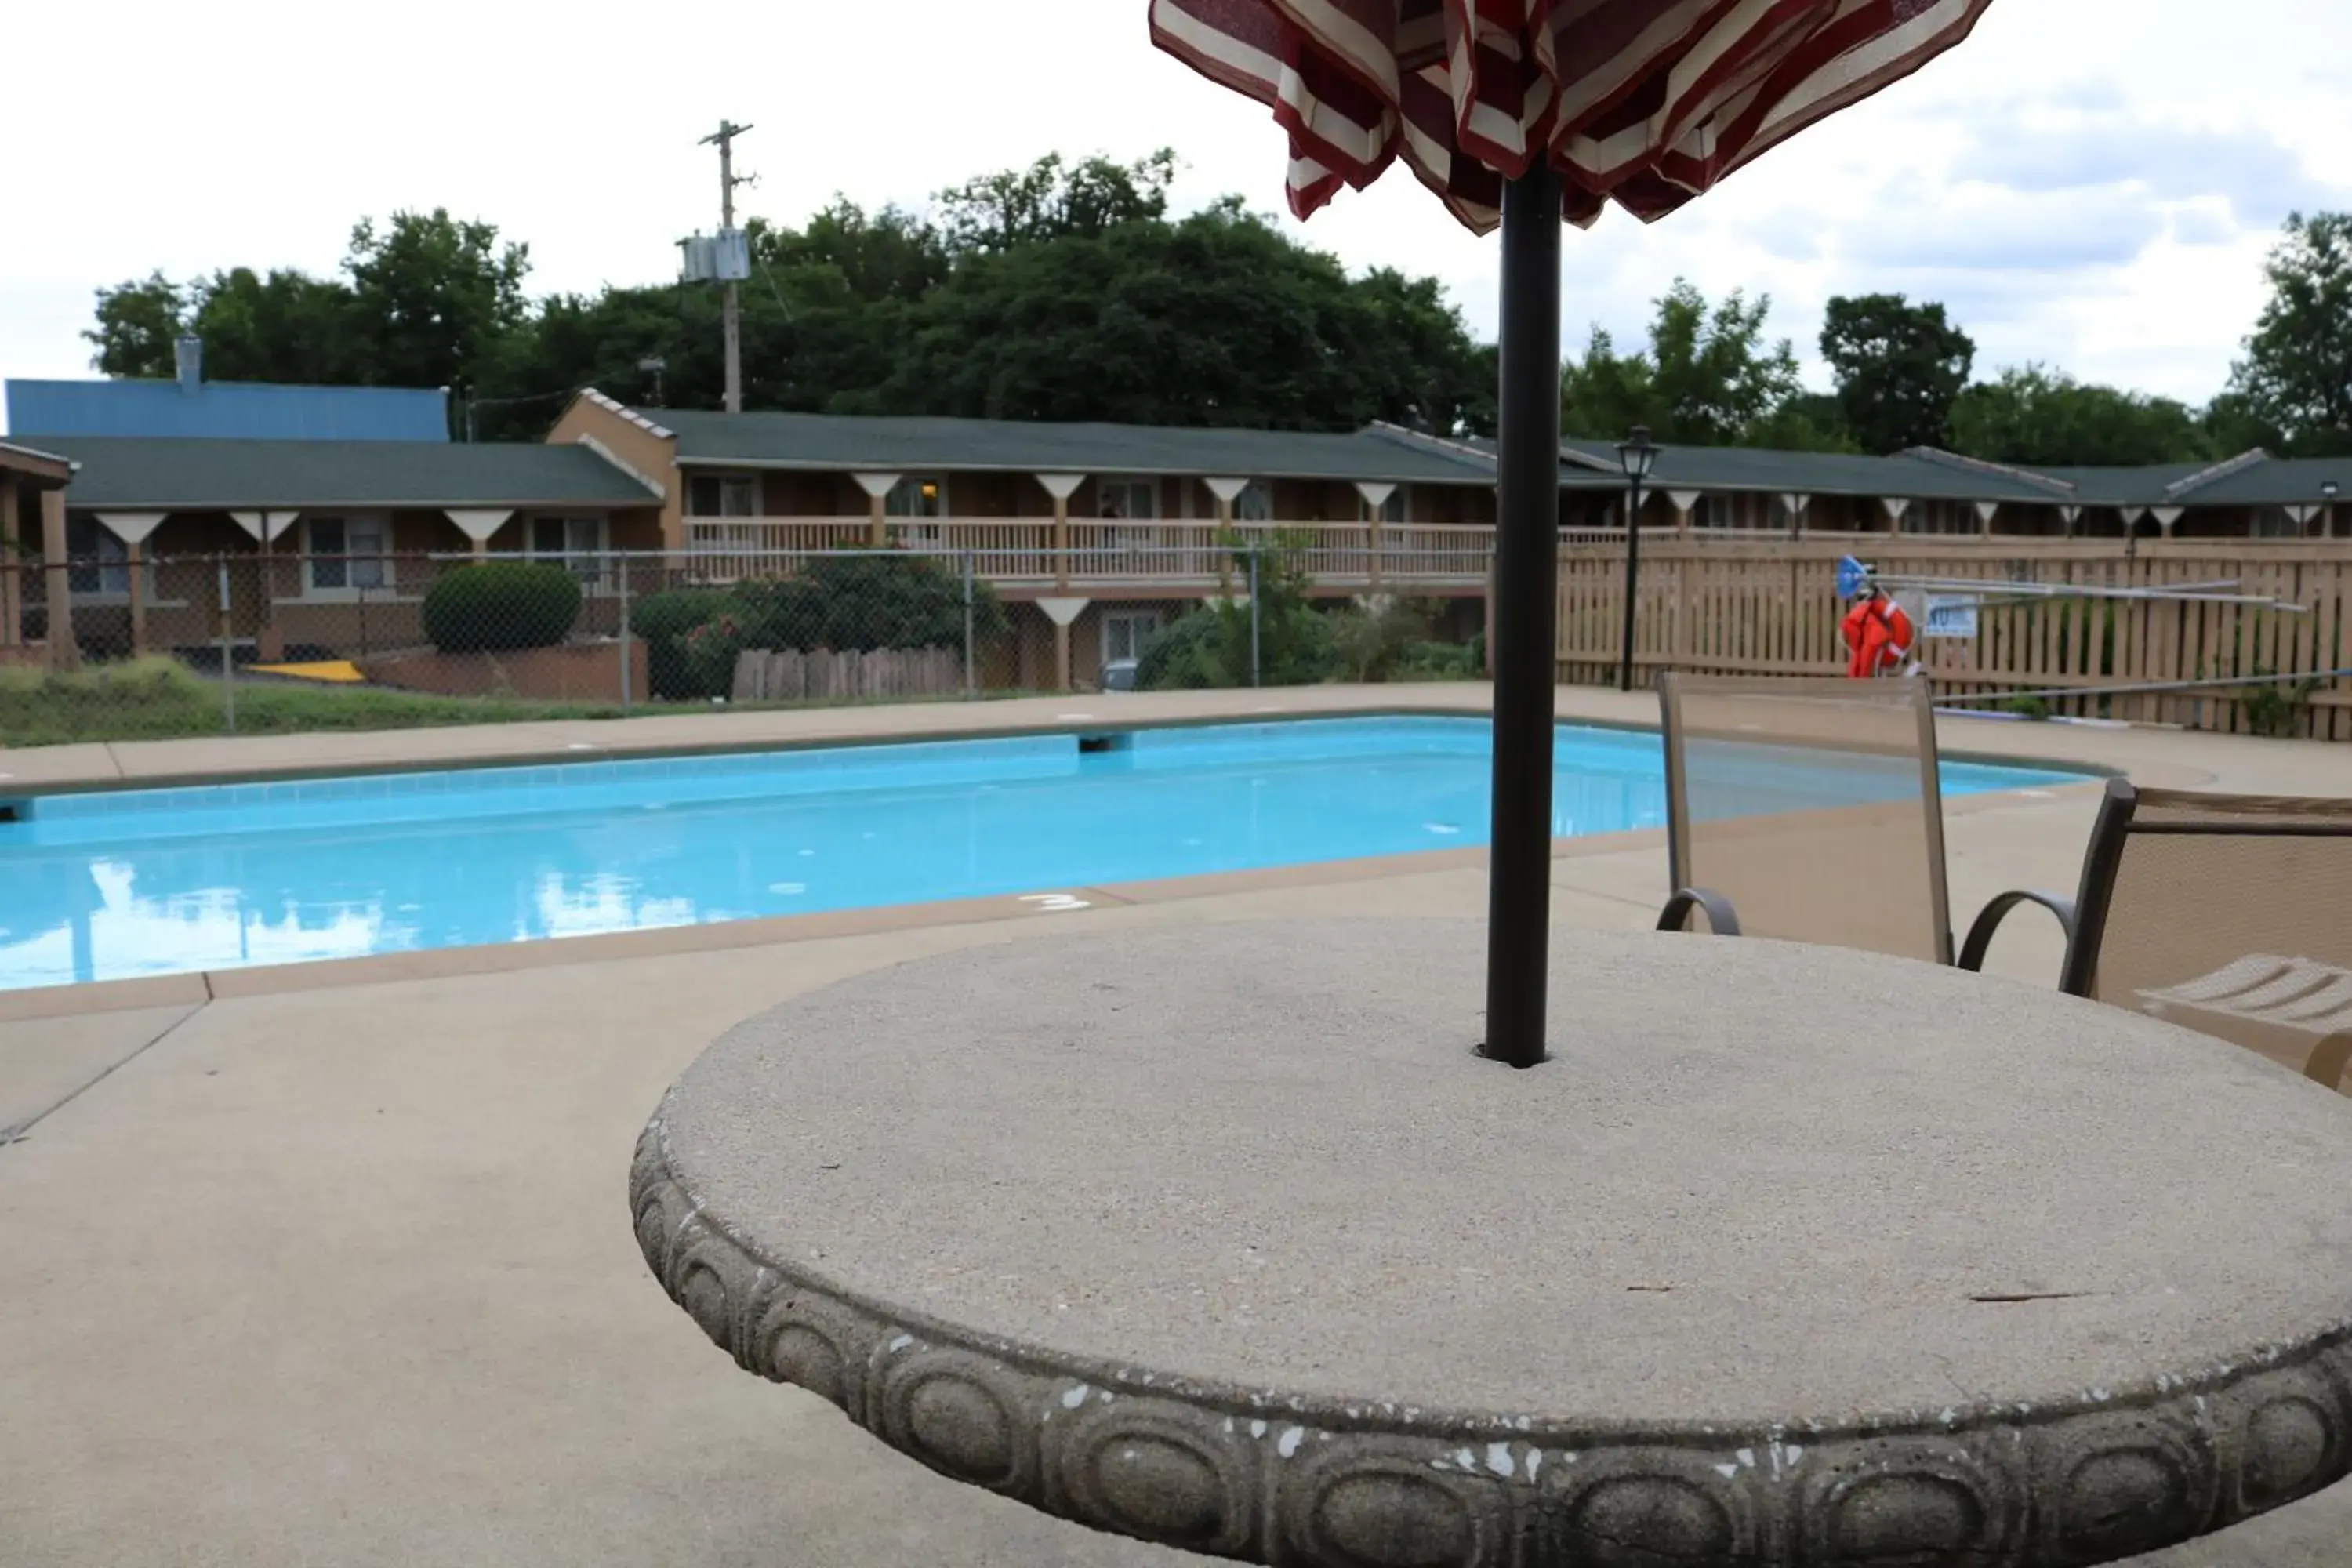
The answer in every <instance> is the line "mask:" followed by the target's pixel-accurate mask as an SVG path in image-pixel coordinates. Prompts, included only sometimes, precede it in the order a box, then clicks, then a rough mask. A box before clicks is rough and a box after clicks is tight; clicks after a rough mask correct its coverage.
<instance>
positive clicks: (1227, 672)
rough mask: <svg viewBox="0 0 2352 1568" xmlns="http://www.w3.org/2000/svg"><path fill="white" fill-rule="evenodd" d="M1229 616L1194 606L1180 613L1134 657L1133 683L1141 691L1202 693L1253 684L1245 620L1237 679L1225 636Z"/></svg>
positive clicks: (1152, 636)
mask: <svg viewBox="0 0 2352 1568" xmlns="http://www.w3.org/2000/svg"><path fill="white" fill-rule="evenodd" d="M1226 633H1227V626H1226V616H1225V615H1224V614H1223V612H1222V611H1221V610H1220V609H1206V610H1194V611H1192V613H1191V614H1190V615H1185V616H1178V617H1177V618H1176V619H1174V620H1173V621H1171V622H1170V623H1169V624H1168V625H1166V626H1162V627H1160V629H1159V630H1158V631H1156V632H1154V633H1152V634H1151V637H1150V639H1149V640H1148V641H1146V642H1145V643H1144V645H1143V651H1142V652H1141V653H1140V654H1139V655H1137V656H1136V660H1135V684H1136V687H1137V689H1139V690H1143V691H1202V690H1207V689H1212V688H1215V687H1224V686H1246V685H1248V684H1249V645H1248V642H1247V640H1246V639H1247V638H1248V637H1249V627H1248V624H1247V623H1246V622H1244V623H1243V626H1242V637H1243V638H1244V642H1243V644H1242V648H1241V658H1240V660H1239V665H1240V678H1239V679H1235V677H1234V664H1235V661H1234V658H1232V653H1231V649H1230V647H1228V643H1229V638H1228V637H1227V635H1226Z"/></svg>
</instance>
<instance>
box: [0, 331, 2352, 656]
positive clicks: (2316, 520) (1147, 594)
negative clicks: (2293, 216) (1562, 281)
mask: <svg viewBox="0 0 2352 1568" xmlns="http://www.w3.org/2000/svg"><path fill="white" fill-rule="evenodd" d="M6 407H7V415H8V430H7V433H6V435H5V437H0V660H12V661H19V662H47V663H50V664H52V665H62V664H68V663H71V662H74V661H75V660H77V659H79V658H102V657H113V656H116V655H119V654H122V653H128V652H132V651H142V650H155V651H170V650H173V649H179V648H187V647H204V646H217V644H218V643H219V641H220V640H221V639H222V638H224V637H226V638H227V639H229V640H230V641H231V642H233V643H235V644H237V645H240V646H243V645H250V647H252V649H253V655H252V656H253V657H257V658H276V657H280V653H281V650H282V649H283V648H284V647H294V646H299V647H310V648H320V647H324V648H329V649H335V648H338V647H340V645H341V643H343V642H347V641H349V640H350V639H351V638H352V637H354V636H355V635H356V636H363V637H366V638H367V639H369V640H370V642H371V643H372V644H373V645H376V646H394V645H397V644H399V643H400V642H401V641H402V640H403V639H404V638H405V639H409V640H411V641H414V640H415V639H417V638H418V637H421V632H420V631H419V628H418V622H417V609H418V605H420V603H421V601H422V599H423V595H424V593H425V589H426V588H427V587H429V586H430V585H431V584H432V583H433V581H434V580H435V579H436V578H437V577H438V576H439V575H440V574H443V573H445V572H447V571H452V570H457V569H460V568H462V567H463V566H464V565H465V564H466V563H468V562H470V561H474V560H478V559H482V558H485V557H490V556H497V557H506V558H518V559H526V560H542V561H554V562H560V563H564V564H566V565H567V566H569V567H571V568H572V570H573V571H574V573H575V574H577V575H579V576H580V577H581V578H582V581H583V586H584V587H585V588H586V590H587V599H588V604H589V609H588V611H587V613H586V615H585V616H583V630H584V631H592V632H601V633H603V634H605V635H610V634H611V633H612V632H614V631H615V630H617V629H618V628H619V627H620V626H622V625H623V624H624V622H623V619H622V617H623V616H624V615H625V599H626V596H627V594H628V592H629V590H630V588H631V586H632V585H635V587H636V588H637V590H638V591H640V592H642V591H643V590H644V588H645V587H646V585H648V584H650V585H653V586H663V585H678V584H689V583H708V584H723V583H727V582H731V581H738V580H741V579H744V578H747V577H761V576H774V575H782V574H790V573H792V572H793V570H795V568H796V566H797V565H798V563H801V562H803V561H804V560H805V559H806V558H807V556H808V554H809V552H821V551H839V550H849V549H859V548H877V547H878V548H898V549H906V550H913V551H921V552H938V553H940V554H941V555H942V556H943V557H945V558H946V559H947V560H948V561H949V562H950V563H952V565H953V566H954V568H955V569H956V570H959V571H961V570H964V569H966V568H967V567H968V568H969V569H970V570H971V572H972V573H973V574H974V575H975V576H976V577H977V578H979V579H981V580H983V581H985V582H986V583H987V584H990V586H991V587H992V590H993V591H994V592H995V594H996V595H998V597H999V598H1001V599H1002V600H1003V602H1004V603H1005V605H1006V607H1007V610H1008V613H1009V615H1010V616H1011V618H1012V624H1013V631H1014V636H1013V639H1012V644H1013V647H1012V651H1011V652H1010V653H1009V654H1008V655H1007V656H1006V657H1005V658H1002V659H1000V660H998V661H997V662H998V664H999V666H1000V668H993V669H992V670H991V672H990V679H991V681H992V683H993V684H1003V685H1006V686H1019V687H1023V688H1026V689H1055V688H1059V689H1070V688H1086V687H1089V686H1092V685H1094V684H1096V682H1097V680H1098V678H1099V675H1100V672H1101V670H1102V668H1103V667H1104V665H1106V664H1107V663H1109V662H1111V661H1114V660H1118V659H1123V658H1133V657H1134V656H1135V655H1136V654H1137V653H1138V652H1139V650H1140V648H1141V647H1142V645H1143V643H1144V642H1145V641H1146V640H1147V639H1148V638H1149V637H1150V635H1151V634H1152V632H1153V631H1154V630H1156V629H1157V628H1158V627H1159V626H1162V625H1164V624H1166V623H1167V622H1169V621H1171V620H1172V619H1173V618H1175V617H1176V616H1179V615H1181V614H1182V613H1184V611H1186V610H1187V609H1189V608H1191V607H1192V606H1193V605H1198V604H1200V603H1202V602H1203V601H1214V600H1218V599H1222V598H1224V597H1227V596H1231V595H1240V594H1245V593H1246V592H1247V584H1246V582H1245V581H1244V580H1240V579H1239V578H1238V577H1237V571H1238V570H1239V569H1238V568H1237V566H1236V559H1235V552H1234V551H1233V550H1232V549H1231V548H1230V546H1229V543H1228V542H1229V541H1230V540H1231V538H1232V537H1233V536H1234V535H1235V534H1238V535H1239V536H1241V537H1243V538H1244V539H1253V538H1254V539H1257V540H1262V541H1268V542H1272V541H1275V540H1277V539H1278V540H1279V541H1281V542H1283V543H1284V545H1286V547H1287V548H1290V549H1292V550H1293V551H1295V552H1296V555H1297V560H1298V563H1299V564H1300V565H1302V566H1303V567H1304V569H1305V570H1306V572H1307V574H1308V575H1309V577H1310V579H1311V582H1312V589H1311V592H1313V593H1314V594H1316V595H1321V596H1325V597H1331V598H1353V597H1360V596H1370V595H1412V596H1413V597H1416V598H1423V599H1431V600H1440V601H1444V600H1452V601H1458V602H1459V606H1460V616H1459V619H1460V622H1461V629H1463V630H1464V631H1465V634H1466V631H1467V630H1469V629H1475V626H1476V625H1477V624H1479V623H1478V616H1479V614H1480V611H1481V609H1482V606H1483V601H1484V598H1485V595H1486V580H1487V574H1488V571H1489V567H1490V565H1491V559H1492V545H1493V524H1494V515H1495V514H1494V483H1495V469H1494V455H1493V450H1492V447H1491V446H1490V445H1489V444H1487V443H1486V442H1484V441H1481V440H1477V439H1467V438H1465V439H1454V438H1448V437H1438V436H1433V435H1429V434H1426V433H1422V432H1416V431H1412V430H1408V429H1404V428H1402V427H1399V426H1387V425H1373V426H1367V427H1366V428H1363V429H1360V430H1355V431H1349V432H1331V433H1299V432H1281V431H1264V430H1222V429H1187V428H1158V427H1149V426H1123V425H1107V424H1034V423H1023V422H1017V421H1005V420H976V419H956V418H894V417H850V416H829V415H819V414H794V413H746V414H738V415H727V414H719V413H712V412H707V411H697V410H683V409H666V408H655V407H638V406H632V405H627V404H625V403H623V402H620V401H618V400H616V399H614V398H613V397H610V396H607V395H604V394H603V393H602V392H599V391H596V390H593V389H590V390H586V391H583V392H582V393H580V394H579V395H576V396H575V397H574V398H573V399H572V403H571V405H569V406H568V407H567V408H566V409H565V410H564V412H563V413H562V416H560V417H559V418H558V419H557V420H556V421H555V423H554V424H553V426H551V428H550V430H549V431H548V433H547V436H546V437H545V438H544V440H542V441H541V442H536V443H530V442H478V443H476V442H462V441H456V440H452V439H451V438H450V429H451V419H450V409H449V404H448V398H447V396H446V393H444V392H440V391H434V390H410V389H399V388H377V387H320V386H278V385H260V384H244V383H222V382H212V381H207V380H205V377H204V374H203V366H202V352H201V346H200V345H198V344H196V343H194V342H192V341H191V342H184V343H183V345H182V356H181V364H180V374H179V376H178V378H177V379H176V380H173V381H152V382H140V381H79V382H56V381H11V382H9V383H8V384H6ZM2347 473H2352V463H2338V462H2335V461H2332V460H2308V461H2285V460H2281V459H2275V458H2270V457H2268V456H2267V455H2265V454H2263V453H2261V452H2249V453H2246V454H2244V455H2242V456H2240V457H2237V458H2231V459H2229V460H2227V461H2225V462H2221V463H2218V464H2210V465H2203V464H2188V465H2171V466H2165V467H2156V468H2061V469H2046V470H2039V471H2034V470H2028V469H2023V468H2014V467H2009V466H2005V465H2000V464H1993V463H1986V462H1979V461H1977V460H1974V459H1970V458H1961V457H1958V456H1955V455H1952V454H1949V453H1945V452H1939V451H1932V450H1925V449H1921V450H1914V451H1910V452H1905V453H1902V454H1898V455H1896V456H1894V457H1887V458H1866V457H1852V456H1838V455H1825V454H1818V453H1795V452H1775V451H1765V450H1754V449H1747V448H1702V447H1667V448H1664V449H1663V450H1662V451H1661V452H1660V453H1659V454H1658V457H1657V459H1656V463H1655V467H1654V470H1653V472H1652V474H1651V476H1650V478H1649V479H1648V481H1647V484H1646V486H1645V488H1644V489H1643V501H1642V507H1641V510H1640V514H1639V520H1640V525H1641V527H1642V529H1643V532H1644V537H1645V538H1646V537H1649V536H1650V535H1652V534H1661V535H1666V536H1672V537H1675V538H1677V539H1683V540H1695V541H1698V542H1702V543H1706V542H1717V541H1720V542H1724V543H1725V544H1727V545H1734V544H1740V543H1751V544H1752V543H1758V542H1769V541H1773V540H1779V539H1786V538H1790V537H1792V536H1794V537H1813V536H1838V537H1843V536H1849V535H1850V536H1855V537H1856V538H1857V540H1858V541H1859V543H1858V544H1857V548H1865V547H1866V546H1867V543H1868V539H1869V537H1870V536H1887V537H1892V536H1898V535H1933V536H1940V537H1938V539H1937V543H1938V544H1944V543H1947V542H1948V543H1949V544H1951V545H1953V546H1964V545H1965V542H1967V541H1969V540H1971V539H1980V540H1983V541H1984V542H1985V545H1984V548H1985V549H1986V550H1987V551H1988V552H1989V558H1998V557H1999V554H2000V541H2001V540H2002V539H2004V538H2011V539H2019V540H2024V539H2042V540H2053V541H2055V540H2067V539H2073V540H2076V541H2085V542H2088V541H2099V540H2113V541H2115V542H2116V550H2117V552H2118V553H2119V554H2121V553H2124V552H2130V551H2132V550H2134V549H2135V548H2137V545H2138V543H2139V542H2141V541H2162V540H2196V539H2208V538H2210V539H2231V540H2242V541H2249V542H2259V541H2264V540H2277V541H2305V542H2308V541H2311V540H2314V539H2316V538H2327V537H2334V538H2342V537H2345V536H2346V535H2347V534H2352V515H2347V516H2339V515H2338V513H2339V511H2341V510H2345V509H2340V508H2339V507H2338V506H2337V504H2336V502H2337V499H2338V487H2339V476H2342V475H2345V474H2347ZM1628 499H1629V486H1628V483H1627V479H1626V477H1625V475H1624V473H1623V471H1622V466H1621V463H1620V459H1619V457H1618V454H1617V452H1616V450H1615V449H1614V447H1612V446H1610V445H1608V444H1605V443H1595V442H1587V441H1570V442H1568V443H1567V444H1566V445H1565V447H1564V449H1563V454H1562V461H1561V466H1560V525H1561V529H1562V531H1563V539H1564V541H1568V542H1596V543H1597V542H1606V541H1607V540H1608V539H1609V538H1610V537H1612V536H1620V537H1622V531H1623V529H1624V522H1625V514H1626V505H1627V501H1628ZM2241 548H2242V547H2241ZM616 555H625V556H628V557H630V558H632V559H631V563H630V564H629V567H628V569H627V570H626V571H621V570H618V569H616V563H615V557H616ZM362 610H363V611H364V612H365V614H364V615H363V616H362V615H358V614H356V613H355V612H358V611H362ZM362 620H363V621H364V622H365V626H364V629H363V630H362V631H360V632H356V633H355V632H354V630H353V627H354V626H355V625H356V624H357V623H358V622H360V621H362ZM67 626H70V628H71V630H70V633H69V635H61V633H63V631H64V628H65V627H67Z"/></svg>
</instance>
